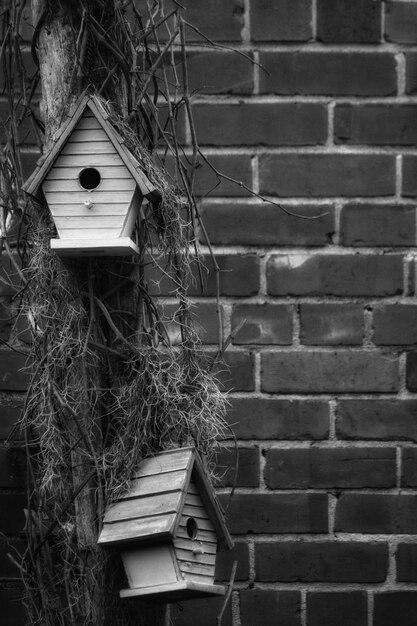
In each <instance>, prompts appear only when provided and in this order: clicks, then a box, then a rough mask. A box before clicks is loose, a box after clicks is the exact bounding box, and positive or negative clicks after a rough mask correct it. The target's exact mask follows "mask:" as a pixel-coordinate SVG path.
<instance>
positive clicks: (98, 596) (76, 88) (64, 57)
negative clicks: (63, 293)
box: [32, 0, 164, 626]
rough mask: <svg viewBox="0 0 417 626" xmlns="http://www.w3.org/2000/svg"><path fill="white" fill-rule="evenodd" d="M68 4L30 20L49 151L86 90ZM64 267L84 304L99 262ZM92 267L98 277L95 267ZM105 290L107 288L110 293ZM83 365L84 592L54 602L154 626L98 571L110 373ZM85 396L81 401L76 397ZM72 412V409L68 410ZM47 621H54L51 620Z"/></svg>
mask: <svg viewBox="0 0 417 626" xmlns="http://www.w3.org/2000/svg"><path fill="white" fill-rule="evenodd" d="M109 2H110V0H109ZM71 5H72V3H71V2H70V1H69V0H57V2H55V1H54V2H50V1H48V0H32V14H33V22H34V25H35V34H36V35H35V36H36V37H37V41H36V51H37V56H38V61H39V70H40V77H41V87H42V101H41V111H42V115H43V119H44V123H45V146H44V152H46V151H47V150H48V149H49V148H50V146H51V144H52V143H53V141H54V136H55V133H56V131H57V130H59V128H60V126H61V124H62V122H63V121H64V120H65V116H66V114H67V113H68V110H69V108H70V106H71V105H72V104H73V103H74V102H75V101H76V99H77V98H78V97H79V95H80V93H79V92H80V88H81V87H82V84H81V81H80V72H79V65H78V62H77V57H76V47H75V42H76V41H77V37H78V35H79V33H77V32H74V24H75V25H78V26H79V23H80V15H79V14H77V13H74V11H73V9H72V6H71ZM90 62H91V63H94V59H93V60H91V59H90ZM114 100H115V101H117V100H118V94H114ZM106 263H107V267H108V266H109V264H111V263H114V267H115V268H116V267H117V265H116V264H117V261H114V262H112V261H107V262H106ZM66 265H67V269H70V271H71V272H72V279H73V282H75V284H76V285H78V288H79V301H80V302H81V301H82V299H83V297H84V299H85V296H83V295H82V293H83V292H85V291H86V290H88V285H90V286H91V283H92V282H93V279H94V275H93V269H92V268H93V267H94V262H92V263H90V262H89V261H88V260H82V261H80V262H76V263H71V264H66ZM104 265H106V264H104ZM95 267H96V270H97V273H98V274H99V270H98V269H97V265H95ZM109 273H110V272H109ZM117 274H118V272H117V271H114V275H115V276H117ZM106 280H107V277H106ZM115 280H117V278H116V279H115ZM86 285H87V287H86ZM99 285H100V276H98V280H97V283H96V282H94V289H99ZM108 288H109V286H108V285H107V286H106V289H108ZM46 297H47V296H46ZM129 300H130V303H131V304H130V307H131V308H130V311H131V313H136V310H135V309H136V306H135V301H136V297H132V294H130V296H129V294H128V295H127V297H126V298H124V303H123V307H124V308H125V309H126V306H127V302H129ZM68 304H72V303H70V302H69V303H68ZM92 322H93V324H92V327H93V329H92V337H94V333H95V332H96V331H95V329H94V327H95V325H96V324H97V321H95V320H92ZM46 350H47V348H46ZM84 367H85V364H84V363H83V360H82V359H80V360H79V364H78V365H75V367H74V366H73V367H72V372H73V373H72V374H71V375H72V377H73V378H72V381H71V382H72V385H73V389H74V390H75V391H74V395H77V397H76V398H74V406H75V407H76V409H75V410H74V411H73V414H71V419H69V420H68V423H67V438H68V441H69V443H70V445H69V448H70V449H71V450H72V451H71V454H70V457H71V474H72V489H73V492H74V493H75V494H77V495H76V497H75V500H74V514H75V533H76V545H77V551H78V553H77V555H76V556H75V557H73V561H72V562H73V564H74V565H73V567H77V568H78V570H77V571H79V588H78V597H77V601H76V602H74V604H73V606H68V593H67V595H66V596H65V591H63V597H62V598H61V599H58V600H57V602H58V604H62V606H63V608H64V609H65V610H63V611H62V614H66V615H70V620H68V618H67V617H61V618H60V619H61V620H62V621H60V622H59V623H60V624H61V623H62V624H68V625H69V624H71V626H73V624H79V625H80V626H87V625H91V626H102V625H104V624H109V625H110V624H112V625H113V624H126V625H128V624H133V623H134V624H141V625H143V626H147V625H148V626H157V625H158V624H162V623H163V621H164V608H163V607H154V608H153V607H146V608H145V607H144V606H143V605H140V603H136V604H135V603H132V602H129V601H127V602H126V601H121V600H119V598H118V594H117V591H118V590H117V589H113V592H114V594H113V595H114V597H113V598H112V599H110V601H109V598H108V597H107V596H108V587H106V584H107V581H108V579H111V578H112V575H113V572H112V571H110V569H109V568H112V567H114V566H113V565H111V564H110V565H108V564H107V571H100V569H102V568H100V567H97V564H98V563H102V565H103V568H104V567H105V563H107V561H106V560H105V558H104V557H103V556H102V555H101V553H100V551H99V549H98V547H97V537H98V530H99V528H98V527H99V519H100V516H101V514H102V512H103V511H102V510H100V496H101V487H102V486H101V485H99V484H97V482H96V476H95V477H94V478H90V479H88V478H89V477H90V476H93V475H94V474H95V471H94V470H95V468H94V464H93V463H92V461H91V455H90V456H89V453H90V449H89V448H91V446H93V447H97V448H100V447H101V445H102V437H101V433H100V432H99V428H98V427H95V428H92V426H91V423H88V421H89V420H92V415H93V414H94V415H96V413H97V408H96V407H94V410H93V409H92V407H91V402H92V401H91V390H90V389H88V386H87V382H86V381H88V380H91V378H92V377H93V378H94V377H96V381H97V388H100V387H101V386H103V385H101V384H99V383H100V382H101V380H103V379H104V380H105V379H107V377H108V373H107V372H100V370H99V369H98V368H97V370H96V371H94V372H91V371H89V372H88V373H87V372H85V371H84ZM80 390H81V392H80ZM80 393H81V394H82V398H80V397H79V394H80ZM80 407H81V408H80ZM69 409H70V410H71V407H69ZM67 414H68V413H67ZM80 432H84V433H85V432H88V433H90V434H91V433H92V435H91V437H90V438H89V439H88V440H83V437H82V436H81V435H80ZM83 483H84V484H83ZM71 549H72V548H71ZM100 559H102V561H100ZM69 562H70V561H69ZM110 563H112V561H110ZM68 567H71V565H69V566H68ZM65 585H66V581H62V588H63V589H64V588H65ZM65 604H66V606H65ZM109 605H112V611H113V613H112V616H111V615H109V614H108V613H107V614H106V610H107V608H108V607H109ZM138 607H139V608H138ZM54 611H55V615H57V614H58V613H59V611H58V612H57V607H56V606H54ZM124 616H125V618H124ZM55 619H56V618H55ZM47 623H48V624H49V623H53V618H52V619H51V620H48V622H47Z"/></svg>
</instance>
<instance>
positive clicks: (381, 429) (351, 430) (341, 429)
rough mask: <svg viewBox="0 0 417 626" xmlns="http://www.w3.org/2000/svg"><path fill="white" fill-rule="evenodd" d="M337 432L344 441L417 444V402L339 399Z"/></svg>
mask: <svg viewBox="0 0 417 626" xmlns="http://www.w3.org/2000/svg"><path fill="white" fill-rule="evenodd" d="M336 433H337V437H338V438H340V439H354V440H355V439H357V440H360V439H373V440H376V439H380V440H382V441H389V440H409V441H416V442H417V400H397V399H393V400H390V399H385V400H339V401H338V404H337V407H336Z"/></svg>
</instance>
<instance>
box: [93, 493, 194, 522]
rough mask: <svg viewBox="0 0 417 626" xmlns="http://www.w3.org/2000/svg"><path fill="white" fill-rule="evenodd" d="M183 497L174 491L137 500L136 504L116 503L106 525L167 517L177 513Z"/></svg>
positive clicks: (129, 501) (107, 517) (109, 513)
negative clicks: (152, 517) (154, 517)
mask: <svg viewBox="0 0 417 626" xmlns="http://www.w3.org/2000/svg"><path fill="white" fill-rule="evenodd" d="M181 495H182V492H181V491H173V492H172V493H164V494H160V495H151V496H148V497H143V498H136V499H135V501H134V502H132V501H131V500H122V501H120V502H116V504H113V506H111V507H110V508H109V509H108V511H107V513H106V518H105V521H106V524H112V523H115V522H120V521H124V520H129V519H138V518H143V517H148V516H155V515H165V514H167V513H176V512H177V510H178V502H179V500H180V499H181Z"/></svg>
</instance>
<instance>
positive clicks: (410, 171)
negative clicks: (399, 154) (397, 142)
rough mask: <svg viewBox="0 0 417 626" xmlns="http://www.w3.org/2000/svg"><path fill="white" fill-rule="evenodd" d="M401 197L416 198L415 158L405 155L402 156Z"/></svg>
mask: <svg viewBox="0 0 417 626" xmlns="http://www.w3.org/2000/svg"><path fill="white" fill-rule="evenodd" d="M402 195H403V196H406V197H414V196H417V156H414V155H411V154H410V155H409V154H406V155H404V156H403V188H402Z"/></svg>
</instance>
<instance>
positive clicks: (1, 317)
mask: <svg viewBox="0 0 417 626" xmlns="http://www.w3.org/2000/svg"><path fill="white" fill-rule="evenodd" d="M12 327H13V317H12V303H11V300H10V299H7V300H6V299H4V300H3V301H0V340H1V341H4V342H6V341H8V340H9V339H10V333H11V331H12Z"/></svg>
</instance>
